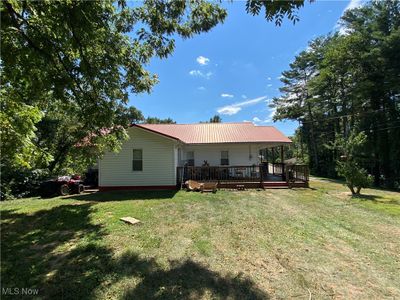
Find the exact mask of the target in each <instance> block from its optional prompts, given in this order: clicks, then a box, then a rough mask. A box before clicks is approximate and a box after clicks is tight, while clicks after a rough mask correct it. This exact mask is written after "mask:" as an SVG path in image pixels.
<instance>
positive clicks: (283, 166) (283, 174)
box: [281, 145, 286, 180]
mask: <svg viewBox="0 0 400 300" xmlns="http://www.w3.org/2000/svg"><path fill="white" fill-rule="evenodd" d="M281 164H282V180H286V174H285V164H284V162H283V145H282V146H281Z"/></svg>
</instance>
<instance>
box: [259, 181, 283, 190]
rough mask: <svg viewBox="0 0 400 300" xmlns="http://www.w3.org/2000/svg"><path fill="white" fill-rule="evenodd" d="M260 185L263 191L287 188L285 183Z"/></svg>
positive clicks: (276, 182) (264, 183)
mask: <svg viewBox="0 0 400 300" xmlns="http://www.w3.org/2000/svg"><path fill="white" fill-rule="evenodd" d="M262 185H263V187H264V189H282V188H288V187H289V185H288V184H287V182H286V181H272V182H263V184H262Z"/></svg>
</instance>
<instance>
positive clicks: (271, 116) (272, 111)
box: [264, 107, 276, 123]
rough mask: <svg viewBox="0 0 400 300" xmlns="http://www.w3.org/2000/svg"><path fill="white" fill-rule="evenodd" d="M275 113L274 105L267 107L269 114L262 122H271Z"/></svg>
mask: <svg viewBox="0 0 400 300" xmlns="http://www.w3.org/2000/svg"><path fill="white" fill-rule="evenodd" d="M275 114H276V107H271V108H270V109H269V115H268V117H267V118H266V119H265V121H264V123H271V122H273V120H272V119H273V118H274V116H275Z"/></svg>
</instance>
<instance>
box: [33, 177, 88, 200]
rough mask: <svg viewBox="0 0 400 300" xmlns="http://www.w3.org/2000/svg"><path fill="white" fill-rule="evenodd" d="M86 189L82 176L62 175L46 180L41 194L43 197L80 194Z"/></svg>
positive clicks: (41, 188) (41, 187) (41, 186)
mask: <svg viewBox="0 0 400 300" xmlns="http://www.w3.org/2000/svg"><path fill="white" fill-rule="evenodd" d="M84 190H85V187H84V185H83V184H82V181H81V177H80V176H78V175H74V176H72V177H71V176H60V177H57V179H52V180H48V181H44V182H42V183H41V185H40V188H39V194H40V196H41V197H42V198H49V197H54V196H67V195H70V194H80V193H82V192H83V191H84Z"/></svg>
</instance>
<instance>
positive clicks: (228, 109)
mask: <svg viewBox="0 0 400 300" xmlns="http://www.w3.org/2000/svg"><path fill="white" fill-rule="evenodd" d="M241 110H242V108H241V107H239V106H233V105H227V106H224V107H221V108H218V109H217V112H218V113H219V114H221V115H228V116H232V115H235V114H237V113H238V112H239V111H241Z"/></svg>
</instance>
